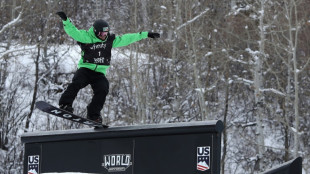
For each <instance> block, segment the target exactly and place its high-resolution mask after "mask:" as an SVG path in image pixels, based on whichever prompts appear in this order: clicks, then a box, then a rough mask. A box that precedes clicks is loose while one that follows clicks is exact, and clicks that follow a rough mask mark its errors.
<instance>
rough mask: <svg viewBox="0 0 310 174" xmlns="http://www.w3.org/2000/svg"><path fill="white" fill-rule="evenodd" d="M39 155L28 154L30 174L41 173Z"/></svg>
mask: <svg viewBox="0 0 310 174" xmlns="http://www.w3.org/2000/svg"><path fill="white" fill-rule="evenodd" d="M39 163H40V157H39V155H33V156H28V174H38V173H39Z"/></svg>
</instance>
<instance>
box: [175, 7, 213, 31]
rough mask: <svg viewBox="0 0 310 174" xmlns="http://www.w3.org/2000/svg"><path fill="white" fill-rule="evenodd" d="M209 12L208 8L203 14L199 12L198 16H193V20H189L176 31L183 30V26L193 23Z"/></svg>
mask: <svg viewBox="0 0 310 174" xmlns="http://www.w3.org/2000/svg"><path fill="white" fill-rule="evenodd" d="M209 10H210V8H206V9H205V10H204V11H203V12H201V13H200V14H199V15H197V16H195V17H194V18H193V19H191V20H189V21H187V22H185V23H184V24H182V25H180V26H178V27H177V29H176V30H180V29H181V28H183V27H185V26H187V25H189V24H191V23H193V22H195V21H196V20H197V19H199V18H200V17H202V16H203V15H204V14H206V13H207V12H208V11H209Z"/></svg>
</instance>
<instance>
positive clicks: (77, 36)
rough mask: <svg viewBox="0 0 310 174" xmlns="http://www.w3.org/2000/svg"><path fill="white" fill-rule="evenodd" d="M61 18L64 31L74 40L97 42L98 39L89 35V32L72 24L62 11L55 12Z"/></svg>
mask: <svg viewBox="0 0 310 174" xmlns="http://www.w3.org/2000/svg"><path fill="white" fill-rule="evenodd" d="M56 14H57V15H58V16H59V17H60V18H61V19H62V23H63V25H64V29H65V32H66V33H67V34H68V35H69V36H71V37H72V38H73V39H74V40H76V41H78V42H82V43H93V42H96V41H97V42H99V41H100V40H99V39H96V38H95V41H94V38H93V37H91V36H90V34H89V33H88V32H87V31H86V30H79V29H77V28H76V27H75V25H73V24H72V22H71V20H70V19H69V18H68V17H67V15H66V14H65V13H64V12H57V13H56Z"/></svg>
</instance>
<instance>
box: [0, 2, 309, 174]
mask: <svg viewBox="0 0 310 174" xmlns="http://www.w3.org/2000/svg"><path fill="white" fill-rule="evenodd" d="M0 9H1V10H0V14H1V20H0V173H8V174H11V173H12V174H15V173H16V174H19V173H22V171H23V170H22V168H23V156H24V154H23V148H24V146H23V143H22V142H21V140H20V137H21V135H22V134H23V133H25V132H33V131H50V130H64V129H79V128H87V126H83V125H79V124H75V123H72V122H70V121H67V120H63V119H59V118H55V117H53V116H50V115H47V114H45V113H43V112H40V111H38V110H37V109H35V102H36V101H39V100H44V101H47V102H49V103H51V104H54V105H56V106H57V105H58V100H59V98H60V96H61V94H62V93H63V92H64V90H65V89H66V87H67V86H68V84H69V83H70V82H71V80H72V77H73V75H74V72H75V71H76V69H77V63H78V61H79V59H80V56H81V55H80V52H81V49H80V47H79V46H78V45H77V43H76V41H74V40H73V39H72V38H71V37H69V36H68V35H67V34H66V33H65V31H64V29H63V24H62V21H61V19H60V18H59V16H57V15H56V12H58V11H63V12H65V13H66V14H67V16H68V17H69V18H70V20H71V21H72V22H73V23H74V25H75V26H76V27H77V28H78V29H85V30H88V29H89V28H90V27H91V26H92V25H93V22H94V21H95V20H97V19H103V20H106V21H108V23H109V25H110V28H111V32H112V33H114V34H116V35H122V34H126V33H137V32H141V31H152V32H158V33H160V34H161V37H160V38H158V39H144V40H141V41H139V42H137V43H134V44H131V45H129V46H126V47H121V48H115V49H113V52H112V63H111V68H110V69H109V70H108V73H107V78H108V80H109V82H110V91H109V95H108V97H107V100H106V103H105V105H104V109H103V110H102V112H101V115H102V118H103V121H104V123H106V124H108V125H110V126H126V125H141V124H161V123H175V122H191V121H207V120H222V121H223V123H224V125H225V129H224V132H223V134H222V154H221V174H239V173H240V174H244V173H260V172H262V171H265V170H266V169H269V168H271V167H273V166H276V165H279V164H282V163H284V162H286V161H288V160H291V159H293V158H295V157H298V156H300V157H302V158H303V173H310V162H309V161H310V146H309V145H310V121H309V120H308V119H309V118H310V112H309V106H310V88H309V86H310V77H309V75H310V66H309V62H310V50H309V48H308V47H309V43H310V11H309V9H310V3H309V1H308V0H171V1H166V0H156V1H153V0H87V1H85V0H74V1H70V0H44V1H43V0H41V1H37V0H0ZM92 95H93V94H92V89H91V87H90V86H88V87H86V88H84V89H82V90H81V91H80V92H79V94H78V96H77V98H76V100H75V101H74V104H73V107H74V110H75V113H76V114H79V115H82V116H86V107H87V104H88V103H89V102H90V100H91V97H92Z"/></svg>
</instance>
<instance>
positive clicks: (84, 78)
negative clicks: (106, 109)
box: [59, 68, 109, 119]
mask: <svg viewBox="0 0 310 174" xmlns="http://www.w3.org/2000/svg"><path fill="white" fill-rule="evenodd" d="M89 84H90V85H91V87H92V89H93V91H94V96H93V98H92V101H91V103H90V104H89V105H88V106H87V117H88V118H89V119H97V118H98V117H99V116H100V111H101V110H102V108H103V105H104V102H105V99H106V96H107V95H108V93H109V81H108V80H107V78H106V77H105V76H104V74H102V73H98V72H95V71H93V70H90V69H87V68H80V69H78V70H77V71H76V72H75V74H74V77H73V80H72V83H71V84H69V86H68V88H67V89H66V91H65V92H64V93H63V94H62V96H61V97H60V100H59V105H61V104H64V105H70V106H72V103H73V101H74V99H75V97H76V96H77V94H78V92H79V90H80V89H82V88H84V87H86V86H87V85H89Z"/></svg>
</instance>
